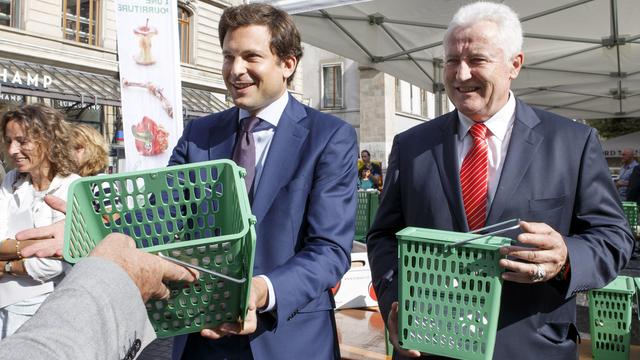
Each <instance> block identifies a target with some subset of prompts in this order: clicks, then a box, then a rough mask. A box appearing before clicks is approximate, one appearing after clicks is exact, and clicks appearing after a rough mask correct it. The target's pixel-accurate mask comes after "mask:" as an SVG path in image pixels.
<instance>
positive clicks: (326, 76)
mask: <svg viewBox="0 0 640 360" xmlns="http://www.w3.org/2000/svg"><path fill="white" fill-rule="evenodd" d="M321 91H322V108H324V109H339V108H342V107H343V106H344V102H343V98H342V64H323V65H322V89H321Z"/></svg>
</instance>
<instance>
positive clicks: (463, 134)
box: [367, 3, 633, 359]
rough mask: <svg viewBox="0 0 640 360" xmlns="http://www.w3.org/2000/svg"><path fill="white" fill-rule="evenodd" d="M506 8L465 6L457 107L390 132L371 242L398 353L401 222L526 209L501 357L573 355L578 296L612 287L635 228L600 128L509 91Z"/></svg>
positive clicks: (501, 331)
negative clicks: (631, 228)
mask: <svg viewBox="0 0 640 360" xmlns="http://www.w3.org/2000/svg"><path fill="white" fill-rule="evenodd" d="M521 46H522V29H521V26H520V22H519V20H518V18H517V15H516V14H515V13H514V12H513V11H512V10H511V9H509V8H508V7H507V6H505V5H502V4H495V3H474V4H470V5H467V6H464V7H462V8H461V9H460V10H459V11H458V12H457V13H456V15H455V16H454V18H453V20H452V21H451V23H450V24H449V27H448V29H447V32H446V35H445V38H444V49H445V68H444V71H445V74H444V76H445V87H446V90H447V94H448V96H449V98H450V99H451V101H452V102H453V103H454V104H455V106H456V110H455V111H453V112H451V113H448V114H445V115H443V116H441V117H439V118H436V119H434V120H432V121H429V122H426V123H424V124H422V125H419V126H416V127H414V128H412V129H410V130H408V131H406V132H404V133H401V134H399V135H398V136H396V138H395V139H394V143H393V147H392V150H391V155H390V158H389V167H388V172H387V176H386V184H385V191H384V194H383V198H382V202H381V204H380V208H379V210H378V213H377V216H376V219H375V222H374V224H373V226H372V229H371V231H370V232H369V235H368V239H367V247H368V253H369V259H370V262H371V271H372V275H373V282H374V284H375V289H376V293H377V295H378V301H379V305H380V308H381V311H382V313H383V316H384V318H385V319H386V320H387V327H388V329H389V332H390V337H391V339H392V342H393V343H394V345H395V348H396V350H397V351H398V352H397V353H396V355H401V356H404V357H418V356H420V353H419V352H417V351H415V350H409V349H399V346H398V334H397V332H398V324H397V316H398V315H397V309H398V303H397V301H398V285H397V281H398V275H397V268H398V258H397V244H398V240H397V238H396V236H395V233H396V232H397V231H398V230H400V229H403V228H404V227H406V226H417V227H426V228H435V229H442V230H451V231H459V232H468V231H469V230H473V229H478V228H482V227H484V226H488V225H492V224H496V223H498V222H501V221H504V220H508V219H515V218H519V219H523V220H525V221H521V222H520V229H519V230H517V231H511V232H510V233H507V234H506V236H508V237H511V238H512V239H514V240H517V242H516V243H515V244H514V245H513V246H505V247H503V248H501V250H500V252H501V253H502V254H504V255H507V256H508V257H507V258H505V259H502V260H500V266H502V267H503V268H504V269H505V270H506V272H505V273H503V275H502V278H503V280H505V281H504V285H503V289H502V298H501V308H500V317H499V320H498V334H497V337H496V344H495V351H494V358H495V359H516V358H517V359H576V357H577V346H576V339H577V336H578V333H577V329H576V326H575V321H576V302H575V293H576V292H578V291H584V290H587V289H591V288H598V287H602V286H604V285H606V284H607V283H608V282H609V281H611V280H612V279H614V278H615V277H616V275H617V274H618V272H619V271H620V269H622V268H623V267H624V266H625V264H626V263H627V261H628V259H629V256H630V254H631V249H632V244H633V238H632V236H631V234H630V232H629V229H628V225H627V223H626V220H625V218H624V214H623V212H622V209H621V207H620V205H619V202H618V196H617V194H616V190H615V187H614V186H613V183H612V181H611V178H610V175H609V171H608V168H607V164H606V162H605V160H604V158H603V155H602V150H601V147H600V144H599V142H598V138H597V135H596V131H595V130H594V129H591V128H589V127H587V126H584V125H581V124H578V123H575V122H573V121H571V120H569V119H566V118H562V117H560V116H557V115H554V114H552V113H549V112H546V111H542V110H538V109H534V108H531V107H529V106H528V105H526V104H525V103H524V102H522V101H520V100H519V99H516V98H515V96H514V95H513V93H512V92H511V91H510V90H509V88H510V85H511V81H512V80H513V79H515V78H516V77H517V76H518V73H519V71H520V69H521V67H522V63H523V60H524V56H523V54H522V51H521Z"/></svg>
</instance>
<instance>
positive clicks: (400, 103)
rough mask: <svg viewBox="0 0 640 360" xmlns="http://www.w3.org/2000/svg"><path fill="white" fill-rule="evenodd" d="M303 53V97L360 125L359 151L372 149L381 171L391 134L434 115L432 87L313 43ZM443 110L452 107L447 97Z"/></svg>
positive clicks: (316, 106) (323, 109) (389, 144)
mask: <svg viewBox="0 0 640 360" xmlns="http://www.w3.org/2000/svg"><path fill="white" fill-rule="evenodd" d="M304 53H305V54H304V58H303V60H302V72H303V77H302V78H303V84H304V86H303V87H302V88H303V89H304V91H303V94H304V95H303V96H304V98H306V99H307V102H308V103H309V104H310V105H311V106H312V107H314V108H317V109H320V110H321V111H324V112H328V113H331V114H333V115H335V116H338V117H340V118H342V119H343V120H345V121H347V122H348V123H349V124H351V125H352V126H353V127H354V128H356V130H357V133H358V140H359V144H360V150H364V149H366V150H369V152H370V153H371V157H372V159H374V160H379V161H382V165H383V169H386V161H387V159H388V158H389V153H390V152H391V146H392V143H393V137H394V136H395V135H396V134H398V133H400V132H402V131H404V130H407V129H409V128H411V127H413V126H415V125H418V124H421V123H423V122H425V121H429V120H430V119H433V118H434V117H435V116H436V97H435V95H434V94H433V93H432V92H430V91H427V90H424V89H421V88H419V87H417V86H415V85H412V84H411V83H409V82H407V81H403V80H400V79H397V78H395V77H393V76H391V75H388V74H385V73H383V72H381V71H378V70H376V69H374V68H371V67H367V66H363V65H361V64H358V63H356V62H354V61H353V60H350V59H347V58H344V57H342V56H339V55H336V54H334V53H331V52H329V51H326V50H323V49H320V48H317V47H315V46H312V45H309V44H305V45H304ZM442 108H443V109H444V112H447V111H449V109H453V105H452V104H451V103H450V102H449V101H448V100H447V99H446V98H445V99H444V100H443V104H442Z"/></svg>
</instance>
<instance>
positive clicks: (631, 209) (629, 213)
mask: <svg viewBox="0 0 640 360" xmlns="http://www.w3.org/2000/svg"><path fill="white" fill-rule="evenodd" d="M622 209H623V210H624V215H625V216H626V217H627V221H629V226H631V232H633V234H634V235H636V234H638V204H637V203H635V202H633V201H623V202H622Z"/></svg>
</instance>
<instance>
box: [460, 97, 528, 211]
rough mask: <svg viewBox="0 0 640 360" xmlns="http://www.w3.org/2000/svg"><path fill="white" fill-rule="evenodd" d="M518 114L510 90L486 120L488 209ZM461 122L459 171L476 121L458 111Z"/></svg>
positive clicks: (496, 187)
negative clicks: (503, 102) (507, 96)
mask: <svg viewBox="0 0 640 360" xmlns="http://www.w3.org/2000/svg"><path fill="white" fill-rule="evenodd" d="M515 115H516V100H515V97H514V95H513V93H512V92H511V91H509V100H507V103H506V104H505V105H504V106H503V107H502V109H500V110H499V111H498V112H497V113H495V115H493V116H492V117H490V118H489V119H488V120H486V121H485V122H484V124H485V125H486V126H487V129H488V130H489V135H488V136H487V145H488V148H489V149H488V150H489V186H488V196H487V209H490V208H491V202H492V201H493V198H494V196H495V195H496V189H498V183H499V182H500V174H501V172H502V166H503V165H504V159H505V157H506V156H507V149H508V147H509V140H510V139H511V131H512V130H513V122H514V121H515V117H516V116H515ZM458 118H459V119H460V123H459V126H458V172H460V169H461V168H462V162H463V161H464V158H465V156H467V153H468V152H469V151H470V150H471V147H472V146H473V138H472V136H471V134H468V132H469V129H471V126H473V124H475V121H473V120H471V119H469V118H468V117H467V116H466V115H464V114H463V113H461V112H460V111H458Z"/></svg>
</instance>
